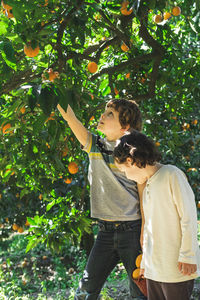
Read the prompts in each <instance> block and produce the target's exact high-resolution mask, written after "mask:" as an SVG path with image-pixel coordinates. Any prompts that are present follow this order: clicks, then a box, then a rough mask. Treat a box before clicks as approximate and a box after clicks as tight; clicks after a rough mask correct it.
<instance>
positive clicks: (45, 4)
mask: <svg viewBox="0 0 200 300" xmlns="http://www.w3.org/2000/svg"><path fill="white" fill-rule="evenodd" d="M47 5H48V0H45V3H44V4H40V6H42V7H43V6H47Z"/></svg>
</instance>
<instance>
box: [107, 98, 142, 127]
mask: <svg viewBox="0 0 200 300" xmlns="http://www.w3.org/2000/svg"><path fill="white" fill-rule="evenodd" d="M106 107H112V108H114V109H115V110H116V111H118V112H119V122H120V124H121V126H122V128H124V127H125V126H127V125H130V129H128V131H130V130H132V129H136V130H138V131H141V130H142V115H141V111H140V109H139V107H138V104H137V103H136V102H135V101H133V100H126V99H111V100H110V101H108V103H107V105H106Z"/></svg>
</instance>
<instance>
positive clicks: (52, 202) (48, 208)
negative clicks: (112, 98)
mask: <svg viewBox="0 0 200 300" xmlns="http://www.w3.org/2000/svg"><path fill="white" fill-rule="evenodd" d="M55 203H56V201H55V199H54V200H53V201H51V202H50V203H49V204H48V205H47V207H46V210H47V211H49V210H50V209H51V208H52V207H53V206H54V205H55Z"/></svg>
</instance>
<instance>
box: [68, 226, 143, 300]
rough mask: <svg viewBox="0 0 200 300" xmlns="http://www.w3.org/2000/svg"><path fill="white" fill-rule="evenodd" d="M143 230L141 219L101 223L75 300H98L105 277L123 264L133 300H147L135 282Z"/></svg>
mask: <svg viewBox="0 0 200 300" xmlns="http://www.w3.org/2000/svg"><path fill="white" fill-rule="evenodd" d="M140 230H141V220H137V221H126V222H105V221H99V233H98V236H97V239H96V241H95V244H94V246H93V248H92V250H91V253H90V255H89V258H88V262H87V265H86V269H85V271H84V274H83V278H82V280H81V281H80V283H79V288H78V289H77V291H76V295H75V298H74V299H76V300H83V299H85V300H86V299H87V300H95V299H99V298H98V297H99V294H100V292H101V289H102V287H103V285H104V283H105V281H106V278H107V277H108V275H109V274H110V273H111V271H112V270H113V269H114V267H115V266H116V265H117V263H119V262H120V261H121V262H122V263H123V264H124V267H125V269H126V271H127V273H128V277H129V286H130V294H131V297H132V299H146V297H144V296H143V295H142V293H141V292H140V290H139V288H138V287H137V286H136V285H135V284H134V282H133V280H132V272H133V270H134V269H135V268H136V266H135V259H136V257H137V255H139V254H140V253H141V248H140Z"/></svg>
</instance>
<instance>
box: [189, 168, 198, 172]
mask: <svg viewBox="0 0 200 300" xmlns="http://www.w3.org/2000/svg"><path fill="white" fill-rule="evenodd" d="M191 171H193V172H197V169H196V168H189V169H187V172H191Z"/></svg>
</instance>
